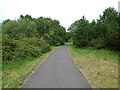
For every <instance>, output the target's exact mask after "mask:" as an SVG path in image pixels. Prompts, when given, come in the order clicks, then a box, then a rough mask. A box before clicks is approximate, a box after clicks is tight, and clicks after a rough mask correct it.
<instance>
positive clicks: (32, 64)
mask: <svg viewBox="0 0 120 90" xmlns="http://www.w3.org/2000/svg"><path fill="white" fill-rule="evenodd" d="M58 47H59V46H54V47H52V48H51V51H49V52H47V53H44V54H42V55H41V56H40V57H39V58H37V59H36V58H30V57H28V58H26V59H24V60H21V61H12V62H9V63H8V64H4V65H3V67H2V88H19V87H20V86H21V85H22V84H23V83H24V80H25V79H26V78H27V77H28V76H29V75H30V73H32V71H33V70H34V69H35V68H36V67H37V66H38V65H39V64H40V62H41V61H42V60H43V59H45V57H47V56H48V55H49V54H50V53H51V52H52V51H53V50H55V49H56V48H58Z"/></svg>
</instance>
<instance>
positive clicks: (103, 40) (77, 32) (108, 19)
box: [68, 7, 120, 51]
mask: <svg viewBox="0 0 120 90" xmlns="http://www.w3.org/2000/svg"><path fill="white" fill-rule="evenodd" d="M68 30H69V31H70V33H71V34H72V40H73V44H74V45H76V46H77V47H85V46H89V47H94V48H99V49H100V48H109V49H114V50H119V51H120V47H119V46H120V16H119V15H118V12H117V11H116V10H115V9H114V8H111V7H110V8H107V9H105V11H104V12H103V15H100V19H97V21H95V20H93V21H92V22H91V23H90V22H89V21H88V20H86V18H85V17H84V16H83V18H82V19H80V20H77V21H75V22H74V23H73V24H71V26H70V27H69V29H68Z"/></svg>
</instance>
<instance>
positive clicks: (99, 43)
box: [89, 38, 104, 49]
mask: <svg viewBox="0 0 120 90" xmlns="http://www.w3.org/2000/svg"><path fill="white" fill-rule="evenodd" d="M89 46H91V47H94V48H97V49H102V48H104V39H102V38H97V39H93V40H91V41H90V42H89Z"/></svg>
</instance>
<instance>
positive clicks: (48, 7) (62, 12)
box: [0, 0, 119, 28]
mask: <svg viewBox="0 0 120 90" xmlns="http://www.w3.org/2000/svg"><path fill="white" fill-rule="evenodd" d="M118 1H119V0H0V19H3V20H5V19H8V18H9V19H15V18H19V16H20V15H21V14H22V15H25V14H30V15H31V16H32V17H35V18H38V17H40V16H43V17H51V18H52V19H57V20H59V21H60V23H61V25H63V26H65V27H66V28H68V26H70V24H72V23H73V22H74V21H75V20H78V19H80V18H81V17H82V16H83V15H85V17H86V18H87V19H88V20H89V21H92V19H97V18H99V14H102V12H103V11H104V10H105V9H106V8H108V7H114V8H115V9H116V10H117V9H118Z"/></svg>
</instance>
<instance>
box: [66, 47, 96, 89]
mask: <svg viewBox="0 0 120 90" xmlns="http://www.w3.org/2000/svg"><path fill="white" fill-rule="evenodd" d="M68 47H69V46H68ZM68 53H69V55H70V57H71V58H72V55H71V54H70V51H69V48H68ZM72 61H73V63H74V64H75V66H76V67H77V68H78V70H79V72H80V73H81V74H82V75H83V76H84V77H85V78H86V79H87V81H88V83H89V84H90V85H91V87H92V88H95V87H93V86H92V84H91V82H90V81H89V80H88V77H87V76H86V75H85V73H84V71H83V70H82V69H80V68H79V66H78V65H77V64H76V62H75V60H74V59H73V58H72Z"/></svg>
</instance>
